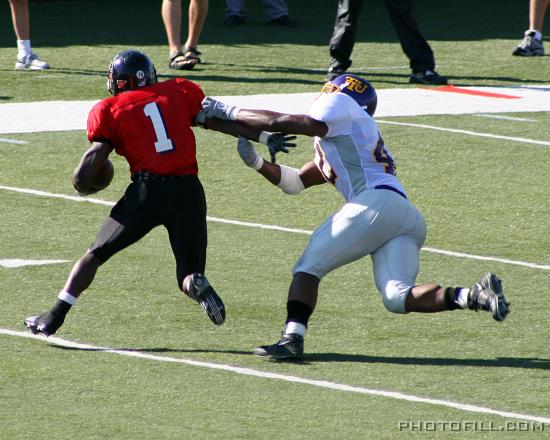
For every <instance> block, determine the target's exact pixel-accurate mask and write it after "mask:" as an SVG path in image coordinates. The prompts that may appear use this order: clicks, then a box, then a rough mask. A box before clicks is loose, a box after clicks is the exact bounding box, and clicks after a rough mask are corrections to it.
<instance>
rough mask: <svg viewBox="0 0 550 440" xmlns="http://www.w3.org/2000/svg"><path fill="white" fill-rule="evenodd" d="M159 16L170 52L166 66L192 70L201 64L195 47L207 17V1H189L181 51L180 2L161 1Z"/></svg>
mask: <svg viewBox="0 0 550 440" xmlns="http://www.w3.org/2000/svg"><path fill="white" fill-rule="evenodd" d="M161 15H162V20H163V22H164V28H165V30H166V36H167V37H168V47H169V50H170V57H169V62H168V66H169V67H170V69H175V70H191V69H193V68H194V67H195V66H196V65H197V64H200V63H201V59H200V55H201V53H200V52H199V50H198V49H197V46H198V44H199V39H200V36H201V33H202V29H203V27H204V22H205V20H206V16H207V15H208V0H190V1H189V10H188V17H187V21H188V29H187V40H186V41H185V45H184V49H183V51H182V50H181V23H182V7H181V0H162V7H161Z"/></svg>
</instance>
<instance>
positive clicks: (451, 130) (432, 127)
mask: <svg viewBox="0 0 550 440" xmlns="http://www.w3.org/2000/svg"><path fill="white" fill-rule="evenodd" d="M376 122H377V123H378V124H391V125H401V126H404V127H415V128H426V129H428V130H437V131H446V132H449V133H458V134H466V135H468V136H479V137H485V138H491V139H502V140H505V141H513V142H521V143H525V144H533V145H544V146H550V142H547V141H538V140H536V139H527V138H521V137H512V136H501V135H499V134H490V133H480V132H477V131H470V130H460V129H457V128H445V127H436V126H435V125H425V124H413V123H410V122H396V121H385V120H380V119H377V120H376Z"/></svg>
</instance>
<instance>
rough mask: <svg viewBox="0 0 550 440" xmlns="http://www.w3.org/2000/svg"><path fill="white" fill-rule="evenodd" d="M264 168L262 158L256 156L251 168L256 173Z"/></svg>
mask: <svg viewBox="0 0 550 440" xmlns="http://www.w3.org/2000/svg"><path fill="white" fill-rule="evenodd" d="M263 166H264V158H263V157H262V156H260V155H259V154H258V157H257V158H256V161H255V162H254V163H253V164H252V168H254V169H255V170H256V171H260V168H262V167H263Z"/></svg>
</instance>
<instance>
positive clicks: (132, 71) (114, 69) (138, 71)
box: [107, 50, 158, 95]
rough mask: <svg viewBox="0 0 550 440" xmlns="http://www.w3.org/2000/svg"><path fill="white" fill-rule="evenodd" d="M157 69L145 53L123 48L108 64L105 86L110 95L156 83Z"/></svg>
mask: <svg viewBox="0 0 550 440" xmlns="http://www.w3.org/2000/svg"><path fill="white" fill-rule="evenodd" d="M157 82H158V81H157V71H156V70H155V66H154V65H153V62H152V61H151V60H150V59H149V57H148V56H147V55H145V54H144V53H141V52H139V51H137V50H125V51H124V52H120V53H119V54H118V55H117V56H115V57H114V58H113V61H111V64H110V65H109V76H108V79H107V88H108V89H109V92H111V95H118V94H119V93H121V92H126V91H127V90H135V89H138V88H140V87H144V86H148V85H150V84H156V83H157Z"/></svg>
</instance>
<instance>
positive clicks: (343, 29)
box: [329, 0, 435, 72]
mask: <svg viewBox="0 0 550 440" xmlns="http://www.w3.org/2000/svg"><path fill="white" fill-rule="evenodd" d="M363 2H364V0H338V10H337V12H336V21H335V23H334V31H333V34H332V38H331V39H330V46H329V48H330V56H331V57H332V58H334V59H336V60H337V61H339V62H341V63H342V64H346V63H347V62H348V61H349V60H350V57H351V53H352V51H353V46H354V44H355V39H356V34H357V21H358V19H359V15H360V13H361V10H362V7H363ZM385 4H386V8H387V10H388V13H389V16H390V20H391V22H392V24H393V26H394V28H395V31H396V32H397V36H398V38H399V42H400V43H401V48H402V49H403V52H405V55H407V57H408V58H409V60H410V67H411V69H412V70H413V72H423V71H425V70H434V69H435V59H434V54H433V52H432V49H431V47H430V45H429V44H428V42H427V41H426V39H425V38H424V36H423V35H422V33H421V32H420V29H419V27H418V22H417V21H416V12H415V0H385Z"/></svg>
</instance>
